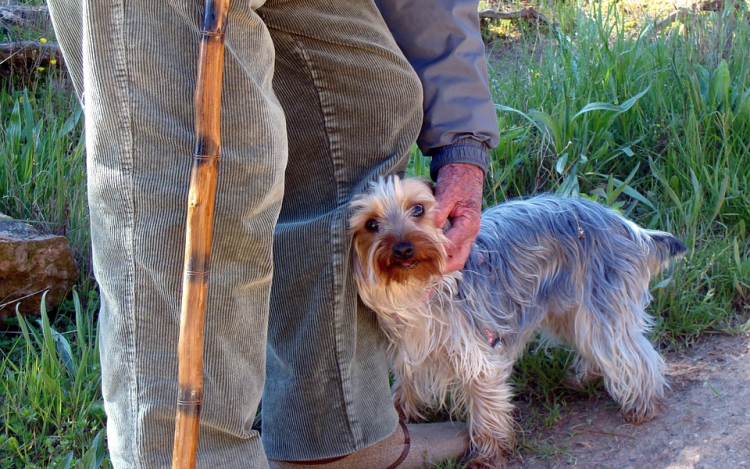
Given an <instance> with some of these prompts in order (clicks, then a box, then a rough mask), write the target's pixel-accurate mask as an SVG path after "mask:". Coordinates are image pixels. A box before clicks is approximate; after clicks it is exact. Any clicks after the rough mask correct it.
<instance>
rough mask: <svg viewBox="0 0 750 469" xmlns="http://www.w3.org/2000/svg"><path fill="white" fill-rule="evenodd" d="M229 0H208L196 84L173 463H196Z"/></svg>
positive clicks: (177, 468) (182, 467) (176, 466)
mask: <svg viewBox="0 0 750 469" xmlns="http://www.w3.org/2000/svg"><path fill="white" fill-rule="evenodd" d="M228 11H229V0H206V11H205V13H204V16H203V24H202V27H201V43H200V53H199V58H198V79H197V83H196V87H195V147H194V149H193V164H192V168H191V169H190V189H189V193H188V213H187V230H186V240H185V268H184V272H183V278H182V306H181V311H180V341H179V344H178V346H177V360H178V367H179V371H178V378H177V379H178V383H179V391H178V396H177V420H176V422H175V435H174V449H173V452H172V468H173V469H186V468H194V467H195V461H196V453H197V450H198V423H199V420H200V412H201V405H202V403H203V322H204V318H205V315H206V292H207V290H208V270H209V268H208V264H209V258H210V256H211V230H212V225H213V218H214V200H215V198H216V173H217V169H218V167H219V156H220V155H221V136H220V110H221V80H222V72H223V68H224V31H225V28H226V22H227V13H228Z"/></svg>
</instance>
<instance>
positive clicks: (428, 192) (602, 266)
mask: <svg viewBox="0 0 750 469" xmlns="http://www.w3.org/2000/svg"><path fill="white" fill-rule="evenodd" d="M435 207H436V201H435V198H434V196H433V191H432V188H431V186H430V185H429V184H427V183H426V182H424V181H421V180H419V179H404V180H401V179H399V178H398V177H396V176H392V177H389V178H387V179H380V180H379V181H377V182H374V183H373V184H372V185H371V187H370V188H369V190H368V191H367V192H366V193H364V194H362V195H361V196H359V197H358V198H356V199H355V200H354V201H353V202H352V204H351V209H352V215H351V218H350V230H351V233H352V235H353V253H352V262H353V272H354V277H355V279H356V283H357V287H358V291H359V294H360V297H361V298H362V301H363V302H364V303H365V304H366V305H368V306H369V307H370V308H372V309H373V310H374V311H375V312H376V314H377V317H378V320H379V323H380V325H381V327H382V329H383V330H384V331H385V334H386V335H387V337H388V339H389V341H390V345H389V351H388V353H389V358H390V360H391V365H392V370H393V373H394V375H395V378H396V382H395V385H394V388H393V399H394V403H395V405H396V408H397V409H398V410H399V412H400V413H401V414H402V416H403V417H405V418H406V419H407V420H410V421H417V420H420V419H424V415H423V412H424V408H425V407H426V406H428V405H429V404H430V403H435V402H437V403H439V404H440V405H441V406H447V407H449V410H451V411H454V410H456V409H462V410H463V411H464V412H466V417H467V418H468V425H469V433H470V435H471V441H472V448H473V456H474V461H475V462H476V461H479V462H480V464H479V465H480V466H489V467H497V466H500V465H502V461H503V460H504V453H506V452H510V451H512V449H513V447H514V445H515V431H514V421H513V404H512V403H511V399H512V397H513V393H512V388H511V384H510V382H509V381H510V377H511V372H512V369H513V363H514V362H515V361H516V360H517V359H518V358H519V357H520V356H521V355H522V354H523V352H524V350H525V348H526V345H527V343H528V342H529V341H530V339H532V338H533V337H534V334H535V332H537V331H539V332H541V333H542V337H543V338H544V339H547V340H555V341H559V342H563V343H565V344H567V345H568V346H570V347H572V349H573V350H574V351H575V352H576V359H575V361H574V365H573V367H572V369H571V372H572V373H573V375H572V377H573V378H574V379H575V380H577V382H578V383H585V382H588V381H590V380H592V379H595V378H597V377H602V378H603V380H604V385H605V388H606V390H607V391H608V392H609V394H610V395H611V396H612V398H614V400H616V401H617V402H618V403H619V405H620V408H621V410H622V413H623V414H624V416H625V418H626V419H627V420H628V421H630V422H633V423H636V424H639V423H642V422H645V421H648V420H650V419H652V418H654V417H655V416H656V415H657V414H658V412H659V407H660V404H661V401H662V398H663V397H664V388H665V386H667V383H666V381H665V378H664V371H665V363H664V360H663V359H662V357H661V356H660V355H659V353H658V352H657V351H656V350H655V349H654V347H653V346H652V345H651V343H650V342H649V340H648V338H646V334H647V333H648V332H649V330H650V329H651V328H652V325H653V319H652V318H651V316H649V315H648V314H647V313H646V311H645V308H646V306H647V305H648V303H649V302H650V301H651V295H650V293H649V281H650V279H651V276H652V275H654V274H655V273H657V272H659V271H660V270H661V269H662V268H664V267H665V266H667V265H668V264H669V262H670V261H671V260H672V259H675V258H678V257H680V256H681V255H682V254H684V252H685V246H684V245H683V244H682V242H681V241H680V240H679V239H677V238H676V237H674V236H673V235H671V234H670V233H667V232H664V231H655V230H647V229H643V228H640V227H638V226H637V225H636V224H635V223H633V222H631V221H629V220H627V219H626V218H624V217H622V216H621V215H619V214H618V213H617V212H615V211H614V210H611V209H608V208H605V207H603V206H601V205H599V204H597V203H595V202H592V201H589V200H585V199H579V198H561V197H555V196H538V197H533V198H529V199H525V200H513V201H509V202H506V203H502V204H499V205H497V206H494V207H492V208H489V209H487V210H485V211H484V212H483V214H482V224H481V229H480V232H479V235H478V237H477V239H476V241H475V242H474V245H473V247H472V250H471V254H470V256H469V259H468V261H467V263H466V266H465V267H464V269H463V270H462V271H461V272H460V273H452V274H447V275H446V274H443V269H444V265H445V256H446V252H445V245H446V243H447V238H446V237H445V236H444V234H443V230H441V229H437V228H435V226H434V214H435ZM448 401H450V402H448Z"/></svg>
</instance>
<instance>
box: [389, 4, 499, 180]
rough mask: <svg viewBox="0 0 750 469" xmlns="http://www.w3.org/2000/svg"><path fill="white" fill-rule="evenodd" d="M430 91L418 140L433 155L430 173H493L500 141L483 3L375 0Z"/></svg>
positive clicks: (425, 87)
mask: <svg viewBox="0 0 750 469" xmlns="http://www.w3.org/2000/svg"><path fill="white" fill-rule="evenodd" d="M375 3H376V4H377V6H378V8H379V9H380V12H381V14H382V15H383V18H384V19H385V22H386V24H387V25H388V28H389V29H390V30H391V33H392V34H393V37H394V38H395V39H396V43H397V44H398V46H399V47H400V48H401V50H402V52H403V53H404V55H405V56H406V58H407V59H408V60H409V63H411V66H412V67H413V68H414V70H415V71H416V72H417V74H418V75H419V78H420V80H421V81H422V87H423V89H424V122H423V123H422V130H421V132H420V135H419V139H418V140H417V145H418V146H419V149H420V150H422V153H424V154H425V155H428V156H431V157H432V161H431V164H430V174H431V176H432V178H433V179H435V178H436V177H437V172H438V170H439V169H440V168H441V167H442V166H445V165H446V164H449V163H472V164H475V165H477V166H480V167H481V168H482V169H483V170H485V172H486V171H487V159H488V158H487V153H488V151H489V149H490V148H494V147H495V146H496V145H497V142H498V140H499V134H498V128H497V115H496V114H495V106H494V103H493V102H492V97H491V95H490V90H489V83H488V78H487V62H486V58H485V51H484V43H483V42H482V36H481V32H480V29H479V15H478V14H477V6H478V1H477V0H375Z"/></svg>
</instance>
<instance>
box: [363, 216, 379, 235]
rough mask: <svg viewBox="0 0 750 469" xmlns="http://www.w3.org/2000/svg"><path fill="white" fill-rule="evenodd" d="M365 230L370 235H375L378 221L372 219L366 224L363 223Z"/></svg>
mask: <svg viewBox="0 0 750 469" xmlns="http://www.w3.org/2000/svg"><path fill="white" fill-rule="evenodd" d="M365 229H366V230H367V231H369V232H371V233H375V232H376V231H378V221H377V220H375V219H374V218H371V219H370V220H367V222H365Z"/></svg>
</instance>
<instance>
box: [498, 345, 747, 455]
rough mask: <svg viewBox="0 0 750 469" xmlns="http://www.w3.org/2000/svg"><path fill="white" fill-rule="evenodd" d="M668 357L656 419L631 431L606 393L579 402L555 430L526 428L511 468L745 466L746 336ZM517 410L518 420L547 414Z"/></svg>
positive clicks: (527, 408)
mask: <svg viewBox="0 0 750 469" xmlns="http://www.w3.org/2000/svg"><path fill="white" fill-rule="evenodd" d="M665 358H666V359H667V363H668V364H669V369H670V371H669V381H670V384H671V390H669V391H668V393H667V398H666V401H665V405H664V408H663V409H662V413H661V414H660V415H659V416H658V417H657V418H656V419H654V420H652V421H650V422H647V423H644V424H642V425H640V426H634V425H631V424H628V423H626V422H625V421H624V420H623V419H622V416H621V415H620V414H619V413H618V411H617V408H616V407H615V405H614V403H613V402H612V401H611V399H609V398H608V396H606V395H602V396H601V397H598V398H594V399H581V400H577V401H575V402H572V403H568V404H567V407H566V408H565V409H564V410H563V411H562V412H561V415H560V418H559V420H558V421H557V423H556V424H555V425H553V426H552V428H548V429H542V430H534V431H529V430H527V431H526V433H525V435H524V441H523V442H522V443H523V449H522V450H521V451H520V453H519V454H518V455H517V459H516V460H515V461H512V462H511V464H510V467H511V468H513V469H520V468H524V469H538V468H562V467H572V466H575V467H586V468H617V469H630V468H632V469H641V468H663V469H667V468H669V469H687V468H695V469H698V468H705V469H735V468H744V467H750V334H741V335H737V336H712V337H707V338H704V339H702V340H701V341H700V342H699V343H698V344H696V345H695V346H693V347H692V348H690V349H688V350H685V351H682V352H679V353H673V354H669V355H667V356H666V357H665ZM535 406H536V408H535ZM519 408H520V412H521V420H522V421H523V419H524V417H525V416H526V417H528V416H532V415H537V416H538V415H541V414H542V413H543V412H544V411H543V410H540V409H539V406H538V405H536V404H534V403H531V404H526V405H519ZM532 427H533V426H532Z"/></svg>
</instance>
